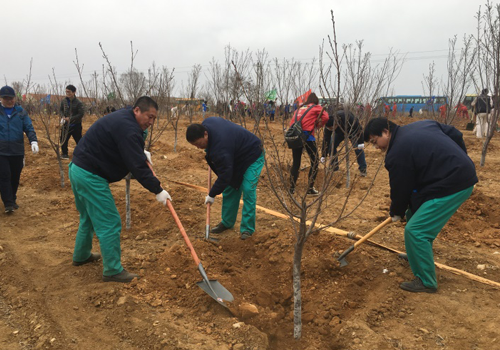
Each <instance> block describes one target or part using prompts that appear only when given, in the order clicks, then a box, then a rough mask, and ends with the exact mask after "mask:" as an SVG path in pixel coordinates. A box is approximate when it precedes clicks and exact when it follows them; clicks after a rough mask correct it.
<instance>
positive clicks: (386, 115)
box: [384, 103, 391, 118]
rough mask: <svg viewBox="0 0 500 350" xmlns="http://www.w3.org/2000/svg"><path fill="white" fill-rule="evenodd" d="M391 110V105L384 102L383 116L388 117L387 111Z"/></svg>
mask: <svg viewBox="0 0 500 350" xmlns="http://www.w3.org/2000/svg"><path fill="white" fill-rule="evenodd" d="M390 111H391V107H389V105H388V104H387V103H385V104H384V116H385V117H386V118H389V112H390Z"/></svg>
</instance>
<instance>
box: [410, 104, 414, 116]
mask: <svg viewBox="0 0 500 350" xmlns="http://www.w3.org/2000/svg"><path fill="white" fill-rule="evenodd" d="M410 118H413V106H411V108H410Z"/></svg>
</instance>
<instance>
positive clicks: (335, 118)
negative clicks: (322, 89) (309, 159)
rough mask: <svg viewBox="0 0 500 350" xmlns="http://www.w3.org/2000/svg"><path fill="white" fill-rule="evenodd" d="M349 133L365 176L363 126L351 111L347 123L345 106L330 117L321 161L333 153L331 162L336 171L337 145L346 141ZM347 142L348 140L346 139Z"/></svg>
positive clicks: (360, 169)
mask: <svg viewBox="0 0 500 350" xmlns="http://www.w3.org/2000/svg"><path fill="white" fill-rule="evenodd" d="M332 133H333V153H332V149H331V148H332V142H331V138H332ZM346 135H347V137H348V139H349V141H351V144H352V146H353V148H354V153H355V154H356V160H357V162H358V169H359V173H360V175H361V176H363V177H365V176H366V175H367V173H366V159H365V151H364V148H365V143H364V142H363V136H364V135H363V127H362V126H361V124H360V123H359V120H358V118H356V117H355V116H354V114H352V113H351V112H349V113H348V118H347V123H346V112H345V110H344V107H343V106H341V107H339V109H338V111H337V113H336V114H331V115H330V119H329V120H328V122H327V123H326V125H325V131H324V139H323V151H322V157H321V159H320V161H321V163H324V162H325V161H326V157H327V156H328V155H332V156H333V157H332V160H331V162H330V164H331V165H332V167H333V170H334V171H337V170H338V169H339V164H338V155H337V147H338V146H339V145H340V144H341V143H342V141H344V139H345V136H346ZM346 142H347V141H346Z"/></svg>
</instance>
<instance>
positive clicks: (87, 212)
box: [69, 96, 171, 282]
mask: <svg viewBox="0 0 500 350" xmlns="http://www.w3.org/2000/svg"><path fill="white" fill-rule="evenodd" d="M157 111H158V105H157V104H156V102H155V101H153V100H152V99H151V98H149V97H147V96H143V97H140V98H139V99H138V100H137V101H136V102H135V104H134V106H133V107H132V108H124V109H120V110H118V111H116V112H113V113H111V114H108V115H106V116H104V117H102V118H100V119H99V120H98V121H96V122H95V123H94V124H92V126H91V127H90V128H89V130H88V131H87V133H86V134H85V136H84V137H83V138H82V140H81V141H80V143H79V144H78V145H77V146H76V148H75V151H74V153H73V161H72V162H71V163H70V164H69V179H70V181H71V188H72V190H73V193H74V195H75V204H76V208H77V209H78V212H79V213H80V225H79V227H78V232H77V234H76V241H75V250H74V253H73V265H75V266H80V265H83V264H86V263H90V262H93V261H96V260H99V259H100V255H99V254H95V253H92V252H91V249H92V236H93V232H94V231H95V234H96V236H97V238H98V239H99V244H100V247H101V253H102V258H103V266H104V271H103V276H102V279H103V281H104V282H130V281H132V279H134V278H135V277H138V275H136V274H134V273H129V272H127V271H126V270H124V269H123V267H122V265H121V248H120V232H121V218H120V214H119V213H118V210H117V209H116V204H115V202H114V199H113V195H112V194H111V190H110V188H109V183H110V182H117V181H120V180H121V179H123V178H124V177H125V176H126V175H127V174H128V173H129V172H131V173H132V175H133V176H134V178H135V179H137V181H139V183H140V184H141V185H142V186H143V187H144V188H146V189H148V190H149V191H150V192H152V193H154V194H156V200H157V201H159V202H161V203H163V204H165V205H166V203H167V200H171V198H170V195H169V194H168V192H167V191H165V190H164V189H163V188H162V187H161V185H160V181H159V180H158V179H157V178H156V177H155V176H154V175H153V172H152V171H151V169H150V168H149V166H148V165H147V164H146V160H147V159H148V156H147V154H146V153H145V151H144V139H143V132H144V131H145V130H146V129H147V128H148V127H150V126H151V125H153V123H154V121H155V119H156V114H157Z"/></svg>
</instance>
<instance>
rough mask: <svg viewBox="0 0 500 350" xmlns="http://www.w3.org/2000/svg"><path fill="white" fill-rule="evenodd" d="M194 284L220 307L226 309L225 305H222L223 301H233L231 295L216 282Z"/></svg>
mask: <svg viewBox="0 0 500 350" xmlns="http://www.w3.org/2000/svg"><path fill="white" fill-rule="evenodd" d="M196 284H197V285H198V287H200V288H201V289H203V290H204V291H205V293H207V294H208V295H210V296H211V297H212V298H213V299H214V300H215V301H217V302H218V303H219V304H221V305H222V306H225V307H227V305H226V304H224V300H225V301H233V300H234V297H233V295H232V294H231V293H230V292H229V291H228V290H227V289H226V288H224V286H223V285H222V284H220V283H219V281H217V280H208V283H207V281H200V282H196Z"/></svg>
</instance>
